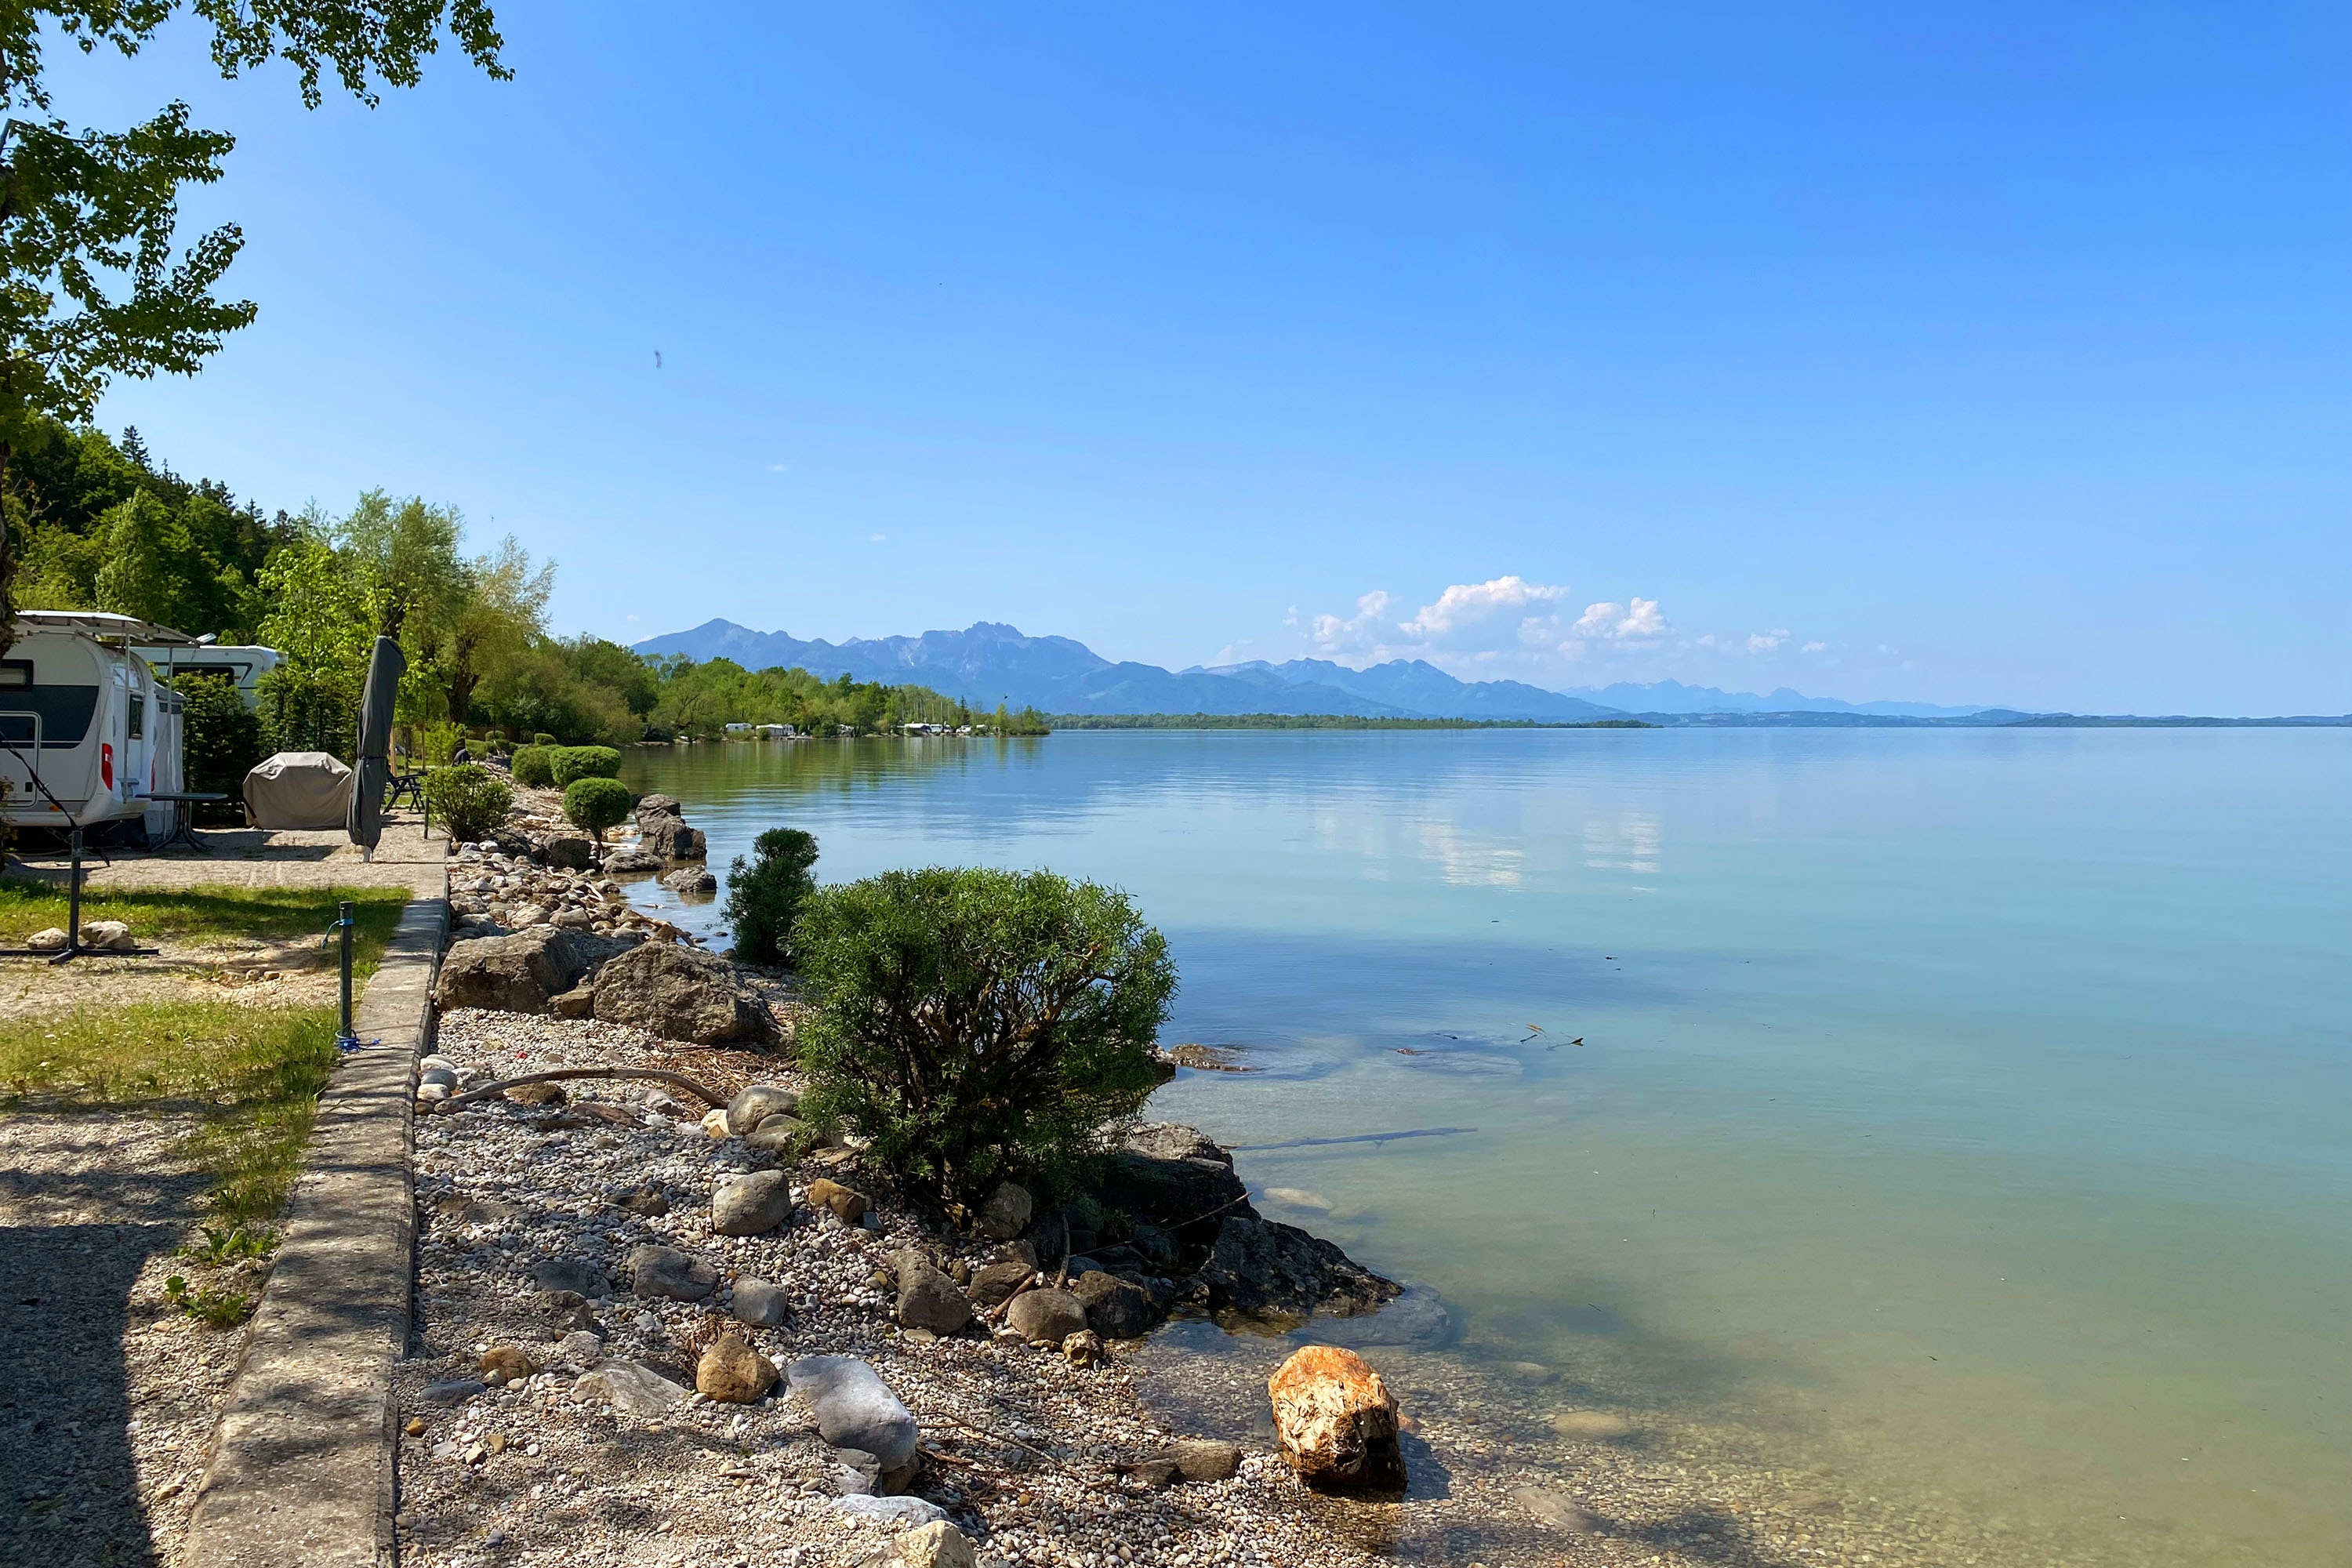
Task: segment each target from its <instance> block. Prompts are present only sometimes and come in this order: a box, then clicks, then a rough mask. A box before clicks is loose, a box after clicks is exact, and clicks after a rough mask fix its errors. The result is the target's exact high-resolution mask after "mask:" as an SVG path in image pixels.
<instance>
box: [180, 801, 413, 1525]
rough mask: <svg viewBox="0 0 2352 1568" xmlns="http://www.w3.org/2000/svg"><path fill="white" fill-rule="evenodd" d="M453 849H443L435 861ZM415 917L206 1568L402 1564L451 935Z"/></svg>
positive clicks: (233, 1469) (388, 971)
mask: <svg viewBox="0 0 2352 1568" xmlns="http://www.w3.org/2000/svg"><path fill="white" fill-rule="evenodd" d="M436 850H437V843H436ZM435 891H436V896H435V897H432V898H420V899H418V900H416V901H415V902H414V903H411V904H410V905H409V906H408V910H407V913H406V914H405V916H404V918H403V919H402V921H401V923H400V927H399V929H398V931H395V932H394V935H393V939H392V944H391V946H390V947H389V948H387V949H386V951H385V952H384V958H383V966H382V967H381V968H380V969H378V970H377V971H376V973H375V977H374V978H373V980H371V981H370V982H369V983H368V988H367V992H366V994H365V995H364V996H363V997H362V1001H361V1005H360V1007H359V1010H358V1017H357V1020H356V1027H357V1029H358V1032H359V1035H360V1037H361V1038H362V1040H366V1041H372V1042H374V1043H372V1044H368V1045H366V1046H363V1047H362V1048H361V1049H359V1050H356V1051H354V1052H352V1054H351V1055H350V1056H348V1057H347V1058H344V1060H343V1063H342V1065H341V1068H338V1069H337V1071H336V1073H335V1076H334V1079H332V1081H331V1082H330V1083H329V1085H328V1087H327V1091H326V1093H325V1094H323V1095H321V1096H320V1100H319V1112H318V1119H317V1121H316V1122H315V1123H314V1125H313V1131H311V1134H310V1147H309V1149H308V1150H307V1151H305V1153H304V1157H303V1173H302V1177H301V1179H300V1181H299V1183H298V1184H297V1185H296V1187H295V1190H294V1197H293V1201H292V1203H291V1205H289V1211H288V1214H287V1216H286V1225H285V1228H284V1232H283V1234H284V1237H285V1240H284V1241H283V1243H282V1244H281V1245H280V1247H279V1248H278V1265H277V1268H276V1269H275V1270H274V1272H273V1273H272V1274H271V1276H270V1280H269V1289H268V1293H267V1294H265V1295H264V1296H263V1298H262V1301H261V1307H260V1310H257V1312H256V1313H255V1314H254V1317H253V1321H252V1324H251V1326H250V1328H249V1329H248V1331H247V1340H246V1352H245V1362H244V1365H243V1366H242V1368H241V1369H240V1370H239V1372H238V1374H237V1380H236V1386H235V1387H234V1388H233V1389H232V1390H231V1391H230V1394H229V1399H228V1405H227V1408H226V1411H225V1412H224V1413H223V1415H222V1417H221V1425H220V1432H219V1436H218V1440H217V1442H216V1444H215V1449H214V1454H213V1458H212V1462H211V1465H210V1467H209V1468H207V1470H206V1471H205V1479H204V1482H203V1484H202V1486H201V1488H200V1489H199V1490H198V1493H197V1498H196V1503H195V1509H194V1514H193V1516H192V1517H191V1519H190V1521H189V1526H188V1542H187V1552H186V1556H185V1559H184V1560H185V1562H186V1563H189V1564H190V1565H191V1568H377V1565H379V1564H382V1565H384V1568H389V1565H390V1564H391V1563H393V1561H394V1550H395V1548H394V1539H393V1526H392V1516H393V1511H394V1469H393V1453H394V1448H393V1445H394V1431H393V1426H392V1422H393V1405H392V1402H391V1390H390V1369H391V1363H393V1361H394V1359H395V1358H396V1357H398V1356H399V1355H400V1354H401V1353H402V1352H404V1350H405V1349H406V1346H407V1340H408V1308H409V1289H410V1269H411V1260H412V1252H413V1247H414V1243H415V1235H414V1230H415V1199H414V1196H413V1190H412V1186H411V1182H410V1170H409V1156H410V1152H411V1148H412V1142H413V1129H412V1127H411V1125H410V1115H411V1104H412V1100H411V1094H412V1089H413V1085H414V1083H415V1071H416V1058H417V1057H418V1055H419V1054H420V1053H421V1051H422V1048H423V1047H424V1046H425V1041H426V1038H427V1037H428V1034H429V1031H430V1028H431V1021H432V1014H431V995H432V984H433V973H434V970H435V966H436V963H437V961H438V957H439V954H440V951H441V946H442V942H443V941H444V939H445V938H446V932H447V921H448V903H447V900H446V898H444V897H440V896H438V893H439V889H436V890H435Z"/></svg>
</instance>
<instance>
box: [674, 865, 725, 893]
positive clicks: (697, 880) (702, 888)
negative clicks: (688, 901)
mask: <svg viewBox="0 0 2352 1568" xmlns="http://www.w3.org/2000/svg"><path fill="white" fill-rule="evenodd" d="M661 885H662V886H663V887H665V888H667V889H669V890H670V891H671V892H673V893H687V894H690V895H694V896H698V897H708V896H709V895H710V894H713V893H716V892H717V891H719V879H718V878H716V877H714V876H712V875H711V874H710V873H709V872H708V871H706V870H704V869H702V868H700V867H698V866H681V867H680V868H677V870H675V871H672V872H670V873H669V874H668V875H667V876H665V877H664V878H662V879H661Z"/></svg>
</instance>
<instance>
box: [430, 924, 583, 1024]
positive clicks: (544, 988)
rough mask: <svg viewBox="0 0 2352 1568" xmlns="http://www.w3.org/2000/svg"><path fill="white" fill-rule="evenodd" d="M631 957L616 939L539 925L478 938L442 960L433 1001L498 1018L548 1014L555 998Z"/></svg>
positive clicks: (461, 944)
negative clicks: (618, 958) (617, 957)
mask: <svg viewBox="0 0 2352 1568" xmlns="http://www.w3.org/2000/svg"><path fill="white" fill-rule="evenodd" d="M627 951H629V944H628V943H627V942H622V941H620V940H619V939H617V938H614V937H601V936H592V935H589V934H588V933H587V932H585V931H564V930H562V929H561V928H560V927H556V926H547V925H535V926H532V927H530V929H529V930H526V931H516V932H514V933H513V934H511V935H509V936H484V937H476V938H474V939H473V940H471V941H469V942H457V943H455V944H453V945H452V946H451V947H450V949H449V951H448V952H447V954H446V956H444V957H443V958H442V960H441V977H440V979H439V980H438V981H437V982H436V984H435V985H434V989H433V999H434V1001H436V1003H438V1004H439V1005H441V1007H442V1008H443V1009H444V1010H445V1011H446V1010H447V1009H449V1008H452V1007H487V1008H490V1009H493V1010H495V1011H497V1012H500V1013H545V1012H547V1011H549V1008H550V1005H551V1002H552V1001H553V999H554V998H556V997H558V996H561V995H562V994H564V993H565V992H567V991H569V990H571V989H572V987H574V986H576V985H578V984H580V982H581V981H583V980H584V979H585V978H587V976H588V975H589V974H590V973H592V972H593V971H594V970H596V969H597V968H598V967H599V966H600V965H602V964H604V963H608V962H609V961H610V960H611V959H612V958H613V957H614V955H615V954H617V953H623V952H627Z"/></svg>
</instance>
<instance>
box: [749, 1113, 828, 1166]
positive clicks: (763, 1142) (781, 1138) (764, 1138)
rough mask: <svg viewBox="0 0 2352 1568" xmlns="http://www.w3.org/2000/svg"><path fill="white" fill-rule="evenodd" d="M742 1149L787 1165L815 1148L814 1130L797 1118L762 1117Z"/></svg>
mask: <svg viewBox="0 0 2352 1568" xmlns="http://www.w3.org/2000/svg"><path fill="white" fill-rule="evenodd" d="M743 1147H745V1148H746V1149H751V1150H756V1151H757V1152H760V1153H762V1154H772V1155H773V1156H774V1157H775V1158H777V1159H779V1160H782V1161H784V1162H786V1163H791V1162H793V1161H796V1160H798V1159H800V1158H802V1157H803V1155H805V1154H806V1153H807V1152H809V1151H810V1150H811V1149H814V1148H815V1147H816V1129H815V1128H814V1127H811V1126H810V1125H809V1124H808V1123H807V1122H805V1121H802V1120H801V1119H800V1118H799V1117H797V1116H763V1117H761V1119H760V1125H759V1126H757V1127H755V1128H753V1129H752V1130H751V1136H750V1137H748V1138H746V1139H744V1140H743Z"/></svg>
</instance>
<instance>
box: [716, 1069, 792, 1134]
mask: <svg viewBox="0 0 2352 1568" xmlns="http://www.w3.org/2000/svg"><path fill="white" fill-rule="evenodd" d="M800 1105H801V1097H800V1096H799V1095H797V1094H794V1093H793V1091H792V1090H791V1089H786V1088H784V1087H783V1086H782V1085H781V1084H773V1083H755V1084H752V1085H751V1087H750V1088H748V1089H742V1090H740V1091H739V1092H738V1093H737V1094H736V1096H735V1098H734V1099H732V1100H729V1101H728V1102H727V1131H730V1132H731V1133H733V1134H734V1135H735V1136H736V1137H738V1138H740V1137H742V1136H743V1135H744V1134H746V1133H748V1132H750V1131H751V1130H752V1129H753V1128H755V1127H757V1126H759V1125H760V1123H761V1121H762V1120H763V1119H764V1118H767V1117H770V1116H790V1115H791V1114H792V1113H793V1111H795V1110H799V1109H800Z"/></svg>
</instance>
